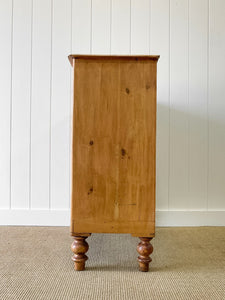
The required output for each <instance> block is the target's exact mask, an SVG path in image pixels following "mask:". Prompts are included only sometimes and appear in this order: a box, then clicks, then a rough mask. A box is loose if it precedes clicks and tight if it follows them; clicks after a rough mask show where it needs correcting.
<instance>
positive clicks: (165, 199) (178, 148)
mask: <svg viewBox="0 0 225 300" xmlns="http://www.w3.org/2000/svg"><path fill="white" fill-rule="evenodd" d="M181 102H182V101H181ZM190 104H191V105H190ZM182 105H183V106H182ZM208 107H209V108H210V105H208ZM156 153H157V162H156V196H157V197H156V199H157V200H156V208H157V209H158V210H168V209H169V210H207V209H212V210H213V209H221V208H224V207H225V184H224V182H225V155H224V153H225V111H223V110H221V111H220V110H219V109H217V110H216V111H215V107H214V111H213V109H212V110H210V111H208V109H207V99H206V100H205V105H201V104H199V103H193V100H192V99H189V105H188V103H186V104H184V103H181V104H180V107H178V105H176V107H173V105H171V106H170V107H169V106H166V105H163V104H161V103H159V102H158V104H157V151H156Z"/></svg>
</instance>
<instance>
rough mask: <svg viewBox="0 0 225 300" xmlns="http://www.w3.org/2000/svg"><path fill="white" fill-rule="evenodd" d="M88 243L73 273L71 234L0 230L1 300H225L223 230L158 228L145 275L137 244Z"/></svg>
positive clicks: (118, 240) (125, 238) (97, 238)
mask: <svg viewBox="0 0 225 300" xmlns="http://www.w3.org/2000/svg"><path fill="white" fill-rule="evenodd" d="M88 242H89V246H90V248H89V251H88V253H87V254H88V256H89V260H88V261H87V263H86V266H87V268H86V271H84V272H75V271H74V270H73V262H72V261H71V255H72V252H71V250H70V245H71V243H72V238H71V237H70V235H69V228H68V227H0V299H3V300H6V299H10V300H11V299H12V300H13V299H82V300H85V299H94V300H95V299H96V300H100V299H113V300H114V299H115V300H116V299H154V300H155V299H189V300H190V299H201V300H202V299H212V300H216V299H221V300H224V299H225V227H197V228H157V231H156V238H155V239H154V240H153V242H152V244H153V246H154V252H153V254H152V260H153V261H152V263H151V264H150V272H149V273H141V272H139V271H138V263H137V261H136V259H137V252H136V246H137V243H138V239H137V238H134V237H132V236H131V235H121V234H120V235H116V234H93V235H92V236H91V237H89V238H88Z"/></svg>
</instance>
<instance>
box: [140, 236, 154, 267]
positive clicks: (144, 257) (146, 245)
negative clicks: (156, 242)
mask: <svg viewBox="0 0 225 300" xmlns="http://www.w3.org/2000/svg"><path fill="white" fill-rule="evenodd" d="M140 240H141V242H140V243H139V244H138V246H137V252H138V253H139V254H140V255H139V256H138V262H139V270H140V271H142V272H148V270H149V263H150V262H151V261H152V259H151V257H149V255H150V254H151V253H152V252H153V246H152V244H151V243H150V241H151V240H152V238H149V237H140Z"/></svg>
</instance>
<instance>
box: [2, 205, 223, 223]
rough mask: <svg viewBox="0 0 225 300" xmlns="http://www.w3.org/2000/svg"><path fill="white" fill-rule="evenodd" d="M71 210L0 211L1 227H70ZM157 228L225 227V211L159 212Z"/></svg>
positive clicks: (157, 214)
mask: <svg viewBox="0 0 225 300" xmlns="http://www.w3.org/2000/svg"><path fill="white" fill-rule="evenodd" d="M69 224H70V210H34V209H32V210H29V209H27V210H25V209H21V210H20V209H17V210H16V209H12V210H9V209H2V210H0V225H13V226H69ZM156 226H159V227H168V226H172V227H175V226H225V211H157V212H156Z"/></svg>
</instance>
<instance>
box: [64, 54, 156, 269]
mask: <svg viewBox="0 0 225 300" xmlns="http://www.w3.org/2000/svg"><path fill="white" fill-rule="evenodd" d="M158 58H159V56H92V55H70V56H69V60H70V62H71V65H72V66H73V72H74V86H73V88H74V98H73V99H74V110H73V152H72V153H73V154H72V155H73V157H72V201H71V202H72V203H71V235H72V236H73V237H74V242H73V244H72V251H73V252H74V256H73V258H72V259H73V261H74V263H75V269H76V270H84V268H85V261H86V260H87V259H88V258H87V256H86V255H85V253H86V252H87V251H88V243H87V242H86V239H87V237H88V236H90V235H91V233H131V234H132V235H133V236H136V237H140V239H141V242H140V243H139V245H138V248H137V250H138V252H139V257H138V261H139V266H140V270H141V271H148V266H149V262H150V261H151V258H150V257H149V255H150V254H151V253H152V251H153V248H152V245H151V244H150V240H151V239H152V238H153V237H154V235H155V154H156V151H155V149H156V69H157V61H158Z"/></svg>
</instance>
